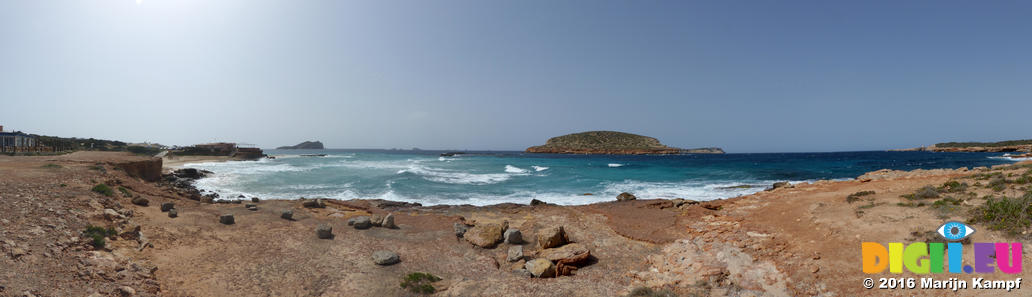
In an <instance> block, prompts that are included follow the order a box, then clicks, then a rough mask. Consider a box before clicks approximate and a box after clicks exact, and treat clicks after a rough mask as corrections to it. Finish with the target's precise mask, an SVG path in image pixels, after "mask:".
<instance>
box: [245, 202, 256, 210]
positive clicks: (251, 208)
mask: <svg viewBox="0 0 1032 297" xmlns="http://www.w3.org/2000/svg"><path fill="white" fill-rule="evenodd" d="M244 207H246V208H247V210H250V211H257V210H258V206H257V205H254V204H250V203H249V204H245V205H244Z"/></svg>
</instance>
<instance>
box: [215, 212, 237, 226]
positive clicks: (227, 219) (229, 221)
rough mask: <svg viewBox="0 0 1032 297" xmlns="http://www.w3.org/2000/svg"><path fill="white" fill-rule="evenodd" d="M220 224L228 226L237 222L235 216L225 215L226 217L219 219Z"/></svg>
mask: <svg viewBox="0 0 1032 297" xmlns="http://www.w3.org/2000/svg"><path fill="white" fill-rule="evenodd" d="M219 223H223V224H226V225H232V224H236V220H235V219H234V218H233V215H231V214H224V215H222V216H220V217H219Z"/></svg>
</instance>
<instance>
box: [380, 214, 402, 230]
mask: <svg viewBox="0 0 1032 297" xmlns="http://www.w3.org/2000/svg"><path fill="white" fill-rule="evenodd" d="M380 225H381V226H383V227H384V228H387V229H398V225H395V224H394V214H393V213H388V214H387V216H385V217H383V223H381V224H380Z"/></svg>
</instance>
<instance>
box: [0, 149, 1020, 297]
mask: <svg viewBox="0 0 1032 297" xmlns="http://www.w3.org/2000/svg"><path fill="white" fill-rule="evenodd" d="M141 160H152V162H153V161H156V159H150V158H145V157H138V156H133V155H130V154H125V153H103V152H78V153H73V154H68V155H62V156H40V157H7V156H0V176H2V177H3V178H2V179H0V201H3V202H4V203H2V204H0V213H3V214H4V216H3V218H2V221H0V224H2V226H3V231H0V248H2V251H3V256H2V257H0V266H2V267H5V269H3V271H2V272H0V295H4V296H15V295H17V296H21V295H20V294H22V293H23V292H30V293H32V294H35V295H40V296H80V295H81V296H87V295H90V296H92V295H91V294H99V295H100V296H113V295H140V296H233V295H236V296H255V295H258V296H320V295H324V296H405V295H409V294H412V293H410V292H408V291H406V290H405V289H403V288H401V287H400V286H399V282H400V281H401V280H402V279H403V278H404V277H405V275H407V274H409V273H413V272H428V273H431V274H433V275H435V276H438V277H440V278H441V279H442V280H441V281H438V282H435V283H433V286H434V287H435V288H436V291H437V292H436V293H435V294H436V295H435V296H624V295H627V294H630V293H631V292H632V291H633V290H635V289H639V290H640V289H641V288H651V289H654V290H657V291H661V290H666V291H669V292H672V293H675V294H677V295H678V296H890V295H896V293H895V292H894V291H884V290H877V289H874V290H868V289H865V288H864V287H863V286H862V285H861V281H862V280H863V279H864V278H866V277H872V275H866V274H864V273H862V272H861V269H860V259H861V255H860V243H861V242H865V241H871V242H881V243H887V242H913V241H917V240H924V239H923V238H924V237H923V236H926V235H925V234H926V233H927V232H929V231H933V229H934V228H935V227H937V226H938V225H939V224H941V223H942V221H943V220H944V219H955V220H964V218H965V217H966V215H967V213H966V212H963V211H957V212H941V211H937V210H934V209H932V208H929V207H909V206H904V205H903V204H904V203H909V202H911V201H909V200H907V199H904V198H901V195H904V194H908V193H913V192H915V191H916V190H918V189H920V188H921V187H924V186H926V185H941V184H943V183H946V182H948V181H951V180H957V181H963V182H965V183H969V184H975V183H976V181H975V180H974V179H972V177H971V176H972V175H975V174H985V173H992V172H999V173H1000V174H1001V175H1003V176H1007V175H1020V174H1023V173H1025V172H1026V170H1028V168H1027V166H1026V165H1025V164H1018V165H1014V166H1007V167H1000V168H996V169H978V170H968V169H960V170H918V171H912V172H900V171H879V172H874V173H871V174H868V175H865V176H863V177H860V178H858V179H856V180H850V181H839V182H828V181H820V182H816V183H812V184H799V185H796V186H794V187H786V188H779V189H776V190H772V191H764V192H760V193H758V194H755V195H749V196H744V197H739V198H732V199H726V200H717V201H709V202H701V203H696V202H691V201H682V200H633V201H621V202H605V203H596V204H590V205H581V206H555V205H536V206H530V205H517V204H503V205H494V206H484V207H473V206H433V207H418V206H413V205H409V204H404V203H395V202H389V201H382V200H351V201H333V200H327V201H324V204H325V208H307V207H304V206H303V205H302V203H303V202H302V201H296V200H261V199H260V197H259V201H258V202H243V203H240V204H233V203H214V204H211V203H202V202H201V201H197V200H192V199H190V198H189V197H186V196H184V195H182V194H180V193H179V192H178V191H177V190H176V189H174V188H172V187H170V186H169V185H167V184H165V183H156V182H148V181H144V180H142V179H141V178H139V177H133V176H131V175H133V174H130V172H132V170H123V169H119V168H122V167H119V164H122V163H126V162H140V161H141ZM199 160H201V159H200V158H198V159H192V158H191V159H187V158H182V159H179V160H176V161H177V162H178V163H173V165H170V164H168V163H165V164H164V165H165V166H164V167H165V168H166V169H169V168H175V167H177V166H181V164H183V163H187V162H196V161H199ZM204 160H205V161H207V160H209V159H204ZM102 183H103V184H109V185H110V186H111V187H113V188H122V189H125V190H124V192H123V190H118V191H114V194H113V195H112V196H105V195H103V194H100V193H97V192H94V191H91V188H93V187H94V186H95V185H97V184H102ZM1024 190H1025V189H1024V188H1022V187H1021V186H1020V185H1012V186H1010V187H1009V188H1007V189H1005V190H1003V192H1002V193H998V194H1008V195H1010V196H1012V197H1013V196H1020V193H1023V191H1024ZM861 191H875V194H873V195H867V196H864V197H863V198H862V199H861V200H859V201H854V202H852V203H850V202H847V199H846V197H847V196H849V195H850V194H853V193H857V192H861ZM971 191H972V192H974V193H976V195H975V196H974V197H973V198H970V199H966V200H964V201H963V202H962V203H963V205H965V206H966V207H968V206H969V207H974V206H976V205H979V204H981V203H982V201H980V199H982V198H979V197H982V196H984V195H986V194H990V192H989V191H991V190H988V189H975V188H974V187H973V189H972V190H971ZM130 196H131V197H130ZM137 197H143V198H146V199H147V200H148V205H147V206H142V205H138V204H134V203H133V202H131V201H132V200H133V199H134V198H137ZM927 202H930V201H927ZM162 203H174V208H175V209H176V211H177V212H178V217H175V218H170V217H169V216H168V214H167V213H166V212H162V211H161V209H160V207H161V204H162ZM247 204H254V205H255V206H256V208H257V210H250V209H248V208H247V207H246V205H247ZM284 210H291V211H293V220H285V219H282V218H281V214H282V212H283V211H284ZM388 213H389V214H391V215H392V217H394V222H395V223H396V225H397V228H396V229H390V228H382V227H372V228H369V229H356V228H354V227H353V226H349V223H348V221H349V219H351V218H356V217H361V216H370V215H372V216H377V215H379V216H385V215H387V214H388ZM226 214H232V215H233V216H234V218H235V223H234V224H232V225H226V224H220V222H219V221H220V216H222V215H226ZM460 222H461V223H465V224H466V225H470V227H472V228H477V227H475V226H490V225H492V224H507V225H508V226H509V227H510V228H517V229H519V230H521V232H522V237H523V239H524V240H523V242H522V243H520V244H518V245H514V244H509V243H498V244H497V246H495V247H490V248H482V247H478V246H475V245H474V244H471V240H467V239H465V238H459V237H457V236H456V232H455V225H456V223H460ZM89 225H95V226H103V227H111V228H113V229H114V230H115V231H116V233H117V235H113V236H111V237H109V238H108V240H107V245H106V246H105V247H104V248H101V249H98V248H94V247H93V246H92V245H91V244H90V243H89V241H88V240H87V239H86V238H85V237H84V236H83V235H82V234H80V232H81V231H82V230H84V229H85V228H86V227H87V226H89ZM320 225H327V226H330V227H332V233H333V238H332V239H320V238H319V237H318V236H317V235H316V231H315V230H316V228H317V227H319V226H320ZM558 226H562V227H563V229H564V230H565V232H566V235H567V237H568V240H569V241H570V242H572V243H575V244H578V245H579V246H580V247H583V248H586V249H587V250H588V251H589V252H590V256H591V257H590V259H589V260H587V261H584V262H579V263H577V264H576V265H574V267H577V268H576V269H575V270H574V271H573V273H572V274H573V275H567V276H560V277H557V278H530V277H528V276H526V275H523V274H521V273H519V271H518V269H520V268H522V267H523V266H524V262H526V261H527V260H528V259H533V258H535V257H539V256H542V254H544V253H549V252H552V251H545V250H544V249H542V248H540V245H541V239H539V236H540V235H542V234H545V233H548V232H549V231H548V230H550V229H552V228H555V227H558ZM974 226H976V227H979V226H978V225H974ZM137 228H138V229H137ZM983 229H984V230H983ZM137 231H138V232H137ZM469 232H472V231H467V234H471V233H469ZM466 237H467V238H468V237H469V236H466ZM972 239H973V240H974V241H975V242H1011V241H1019V242H1022V243H1026V244H1027V243H1028V242H1029V239H1028V236H1027V235H1018V236H1017V237H1014V236H1011V235H1007V234H1004V233H1002V232H997V231H991V230H988V229H987V228H984V227H979V231H978V232H977V233H975V234H974V235H973V237H972ZM515 246H520V247H522V249H523V254H524V256H525V257H524V258H521V259H519V260H517V261H515V262H510V261H509V259H508V258H509V257H508V252H509V249H510V248H512V247H515ZM567 246H571V244H567ZM379 250H389V251H392V252H394V253H396V254H397V255H398V256H399V258H400V263H397V264H394V265H389V266H381V265H377V264H374V263H373V260H371V255H372V254H373V253H374V252H376V251H379ZM970 252H971V251H970V250H966V251H965V253H970ZM1029 264H1030V263H1029V260H1028V257H1025V259H1023V265H1024V266H1025V267H1028V266H1029ZM514 270H517V272H514ZM1029 274H1030V273H1029V272H1028V270H1025V271H1024V272H1022V273H1021V274H1019V275H1009V274H1003V273H1001V272H997V273H995V274H988V275H980V276H982V277H986V278H987V279H1013V278H1015V277H1023V278H1027V277H1028V276H1029ZM874 276H875V277H879V276H880V277H919V276H918V275H914V274H910V273H909V272H908V273H904V274H901V275H895V274H888V273H884V274H881V275H874ZM1025 290H1026V289H1024V288H1022V289H1021V290H1020V291H1018V292H1016V293H1015V292H1011V293H1010V294H1008V293H1007V292H1006V291H1001V290H986V291H979V290H961V291H959V292H957V293H956V295H958V296H976V295H977V296H1016V295H1024V293H1021V292H1022V291H1025ZM126 292H131V293H132V294H129V293H126ZM907 294H908V295H916V296H938V295H941V294H942V293H941V291H937V290H914V291H907ZM1015 294H1016V295H1015Z"/></svg>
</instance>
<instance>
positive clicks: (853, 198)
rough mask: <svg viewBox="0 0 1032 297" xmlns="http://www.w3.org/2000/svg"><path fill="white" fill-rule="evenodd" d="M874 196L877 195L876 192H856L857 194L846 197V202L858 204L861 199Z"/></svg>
mask: <svg viewBox="0 0 1032 297" xmlns="http://www.w3.org/2000/svg"><path fill="white" fill-rule="evenodd" d="M874 194H875V193H874V191H860V192H856V193H853V194H849V196H846V202H848V203H853V202H857V201H860V197H863V196H868V195H874Z"/></svg>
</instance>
